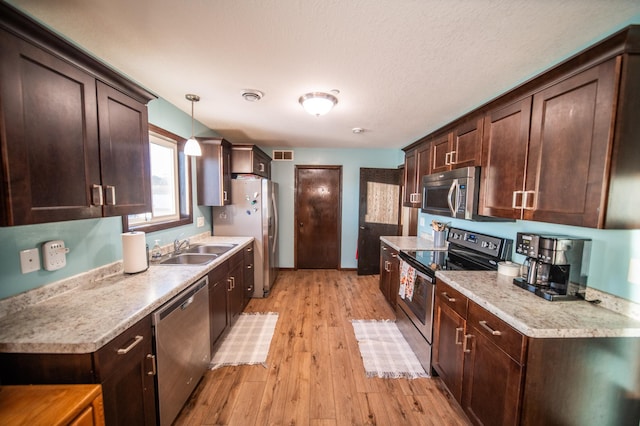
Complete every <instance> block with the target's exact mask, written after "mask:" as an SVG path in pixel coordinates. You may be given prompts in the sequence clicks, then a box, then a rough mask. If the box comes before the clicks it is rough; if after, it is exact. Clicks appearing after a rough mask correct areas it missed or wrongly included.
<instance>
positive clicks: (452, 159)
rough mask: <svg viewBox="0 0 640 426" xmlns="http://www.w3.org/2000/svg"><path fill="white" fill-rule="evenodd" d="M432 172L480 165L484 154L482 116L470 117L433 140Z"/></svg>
mask: <svg viewBox="0 0 640 426" xmlns="http://www.w3.org/2000/svg"><path fill="white" fill-rule="evenodd" d="M431 151H432V159H433V164H432V165H431V173H439V172H444V171H447V170H453V169H457V168H461V167H471V166H479V165H480V160H481V154H482V117H480V118H475V119H469V120H466V121H464V122H462V123H461V124H459V125H457V126H456V127H455V128H454V129H453V130H452V131H449V132H447V133H445V134H441V135H439V136H435V137H434V139H433V141H432V142H431Z"/></svg>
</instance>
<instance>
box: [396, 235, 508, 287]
mask: <svg viewBox="0 0 640 426" xmlns="http://www.w3.org/2000/svg"><path fill="white" fill-rule="evenodd" d="M447 241H448V242H449V247H448V248H447V250H446V251H437V250H402V251H401V252H400V258H402V259H403V260H405V261H406V262H407V263H409V264H411V265H412V266H413V267H414V268H416V269H418V270H420V271H422V272H423V273H428V274H429V275H434V274H435V271H438V270H463V271H479V270H489V271H491V270H497V269H498V262H501V261H504V260H509V259H511V248H512V246H513V240H510V239H508V238H500V237H494V236H491V235H485V234H479V233H477V232H472V231H465V230H463V229H458V228H450V229H449V234H448V236H447Z"/></svg>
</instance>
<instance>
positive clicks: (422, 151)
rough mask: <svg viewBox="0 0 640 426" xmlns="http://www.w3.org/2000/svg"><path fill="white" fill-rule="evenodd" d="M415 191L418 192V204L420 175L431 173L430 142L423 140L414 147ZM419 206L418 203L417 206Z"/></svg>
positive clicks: (420, 185) (420, 191) (420, 187)
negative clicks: (423, 141)
mask: <svg viewBox="0 0 640 426" xmlns="http://www.w3.org/2000/svg"><path fill="white" fill-rule="evenodd" d="M416 168H417V171H416V192H417V193H418V194H419V196H418V198H419V200H418V204H420V203H421V202H422V199H421V198H420V197H421V196H422V176H425V175H428V174H430V173H431V143H430V142H425V143H423V144H422V145H420V146H419V147H418V148H417V149H416ZM417 207H419V205H418V206H417Z"/></svg>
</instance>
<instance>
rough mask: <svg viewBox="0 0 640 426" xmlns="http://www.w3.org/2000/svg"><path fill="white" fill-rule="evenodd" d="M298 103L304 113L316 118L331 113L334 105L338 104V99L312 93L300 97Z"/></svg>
mask: <svg viewBox="0 0 640 426" xmlns="http://www.w3.org/2000/svg"><path fill="white" fill-rule="evenodd" d="M298 102H300V104H301V105H302V107H303V108H304V109H305V111H307V112H308V113H309V114H311V115H315V116H316V117H317V116H320V115H325V114H326V113H328V112H329V111H331V109H332V108H333V107H334V106H335V104H337V103H338V98H336V97H335V96H333V95H331V94H329V93H322V92H312V93H307V94H306V95H303V96H300V99H298Z"/></svg>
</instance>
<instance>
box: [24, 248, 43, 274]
mask: <svg viewBox="0 0 640 426" xmlns="http://www.w3.org/2000/svg"><path fill="white" fill-rule="evenodd" d="M20 270H21V271H22V273H23V274H28V273H29V272H35V271H39V270H40V251H39V250H38V249H37V248H32V249H28V250H21V251H20Z"/></svg>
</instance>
